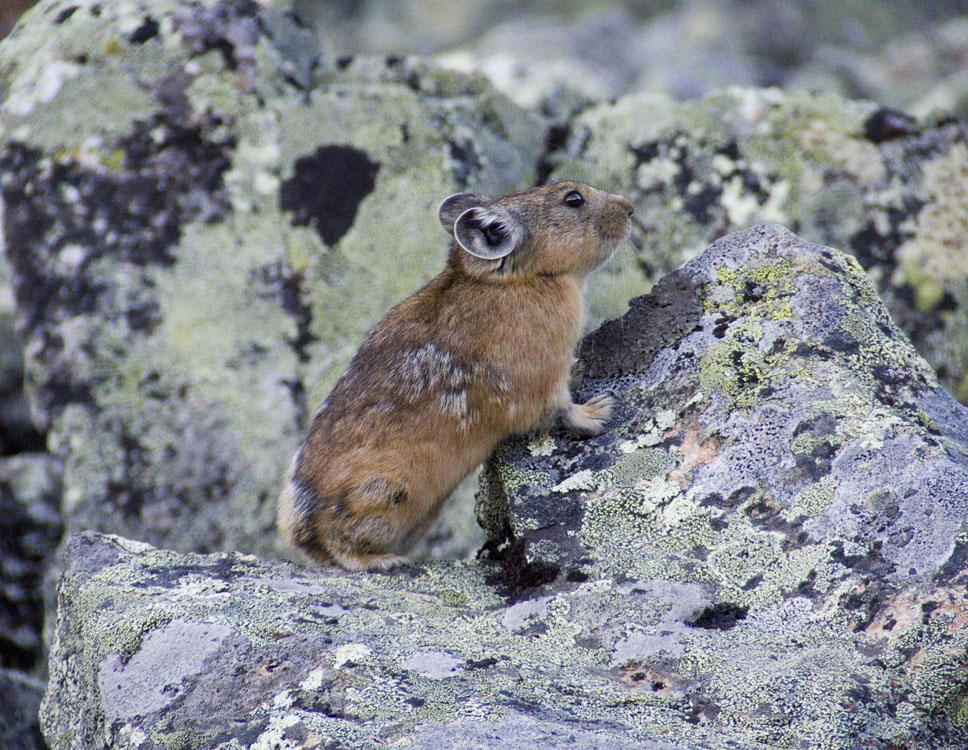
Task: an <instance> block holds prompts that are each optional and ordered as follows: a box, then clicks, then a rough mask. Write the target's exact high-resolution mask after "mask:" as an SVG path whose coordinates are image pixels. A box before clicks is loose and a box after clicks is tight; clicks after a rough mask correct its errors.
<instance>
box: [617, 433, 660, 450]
mask: <svg viewBox="0 0 968 750" xmlns="http://www.w3.org/2000/svg"><path fill="white" fill-rule="evenodd" d="M661 442H662V433H660V432H659V431H658V430H657V429H655V428H654V427H653V428H652V429H651V430H649V431H648V432H646V433H644V434H642V435H639V436H638V437H637V438H635V440H623V441H622V442H621V443H619V444H618V446H617V447H618V450H619V451H620V452H622V453H634V452H635V451H637V450H638V449H639V448H651V447H652V446H654V445H658V444H659V443H661Z"/></svg>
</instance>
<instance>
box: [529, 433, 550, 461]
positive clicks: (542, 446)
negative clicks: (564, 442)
mask: <svg viewBox="0 0 968 750" xmlns="http://www.w3.org/2000/svg"><path fill="white" fill-rule="evenodd" d="M555 448H556V444H555V440H554V438H553V437H551V435H549V434H547V433H544V434H542V435H535V436H533V437H532V438H531V439H530V440H528V452H529V453H530V454H531V455H532V456H543V457H547V456H550V455H552V454H553V453H554V452H555Z"/></svg>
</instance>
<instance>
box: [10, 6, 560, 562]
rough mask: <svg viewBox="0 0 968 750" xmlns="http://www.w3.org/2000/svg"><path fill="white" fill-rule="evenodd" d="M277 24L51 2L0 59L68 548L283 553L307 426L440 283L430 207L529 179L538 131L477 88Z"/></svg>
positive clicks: (35, 365) (255, 15) (440, 240)
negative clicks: (358, 359)
mask: <svg viewBox="0 0 968 750" xmlns="http://www.w3.org/2000/svg"><path fill="white" fill-rule="evenodd" d="M286 8H287V6H286V4H285V3H283V2H280V3H276V4H274V5H272V6H267V7H263V6H262V5H261V4H258V3H255V2H251V1H250V0H206V2H200V3H188V2H176V1H175V0H161V1H159V2H155V1H154V0H152V1H151V2H147V1H141V2H130V3H123V4H122V3H94V2H54V1H52V0H47V1H45V2H42V3H40V4H39V5H38V6H37V7H36V8H35V9H33V10H32V11H31V14H30V16H29V19H30V20H29V23H24V24H22V25H20V26H19V27H18V28H17V29H16V30H15V31H14V32H13V33H12V34H11V36H10V37H8V38H7V39H6V40H4V43H3V46H2V48H0V87H2V89H3V90H4V91H5V93H6V99H5V101H4V102H3V105H2V110H3V112H2V113H3V126H2V127H3V145H2V150H0V173H2V179H0V196H2V202H3V233H2V236H3V239H4V242H5V249H6V254H7V257H8V259H9V261H10V264H11V266H12V269H13V282H14V291H15V295H16V302H17V313H18V323H19V329H20V333H21V335H22V337H23V338H24V339H25V341H26V353H27V364H28V373H29V378H30V386H31V393H32V396H33V400H34V404H35V407H36V413H37V415H38V417H39V418H40V420H41V421H42V423H43V427H44V429H45V430H46V431H47V440H48V444H49V447H50V448H51V450H52V451H53V452H54V453H55V454H56V455H58V456H60V457H62V458H63V459H64V462H65V470H64V511H65V523H66V527H67V529H68V531H70V530H76V529H83V528H97V529H100V530H104V531H110V532H117V533H121V534H124V535H127V536H131V537H136V538H140V539H143V540H146V541H150V542H153V543H155V544H160V545H164V546H169V547H173V548H177V549H182V550H200V551H209V550H214V549H224V548H229V549H238V550H242V551H250V552H252V551H258V552H263V553H265V552H278V547H277V543H276V541H275V535H274V534H273V532H272V523H273V512H274V503H275V496H276V494H277V492H278V486H279V482H280V478H281V475H282V472H283V471H284V468H285V466H286V464H287V461H288V457H289V456H290V454H291V453H292V451H293V450H294V449H295V447H296V445H297V443H298V441H299V439H300V437H301V433H302V430H303V429H304V427H305V424H306V420H307V414H311V413H312V410H313V409H315V407H316V405H318V404H319V403H320V402H321V401H322V400H323V397H324V396H325V394H326V392H327V391H328V389H329V387H330V386H331V385H332V383H333V382H334V381H335V379H336V377H337V376H338V375H339V373H340V372H341V371H342V369H343V368H344V367H345V365H346V363H347V361H348V359H349V357H350V356H351V355H352V353H353V352H354V350H355V349H356V346H357V345H358V342H359V341H360V340H361V339H362V337H363V336H364V334H365V332H366V330H367V329H368V327H369V326H371V325H372V324H373V323H374V322H376V320H377V319H378V318H379V317H380V316H381V315H382V314H383V313H384V312H385V311H386V309H388V308H389V307H390V306H391V305H392V304H393V303H395V302H396V301H398V300H399V299H401V298H402V297H404V296H405V295H406V294H408V293H410V292H412V291H413V290H414V289H416V288H417V287H419V286H420V284H421V283H423V282H424V281H426V280H427V279H428V278H430V277H431V276H432V275H434V274H435V273H437V272H438V271H439V270H440V268H441V267H442V265H443V260H444V257H445V248H446V244H447V238H446V235H445V234H444V232H443V231H442V230H441V229H440V227H439V225H437V222H436V217H435V209H436V205H437V203H438V202H439V201H440V200H441V198H442V197H443V196H446V195H447V194H448V193H450V192H454V191H456V190H460V189H471V190H481V191H483V192H491V193H502V192H506V191H508V190H511V189H516V188H519V187H520V186H521V185H522V184H528V183H531V182H533V180H534V161H535V160H534V158H533V154H535V153H537V152H538V151H540V144H541V138H542V126H541V122H540V120H539V119H538V118H536V117H534V116H532V115H530V114H527V113H525V112H524V111H523V110H520V109H519V108H517V107H516V106H514V105H512V104H511V103H510V102H508V101H507V100H506V99H504V98H503V97H502V96H501V95H499V94H497V93H496V92H495V91H494V90H493V89H492V88H491V87H490V85H489V84H488V83H487V82H486V80H485V79H483V78H482V77H468V76H463V75H458V74H455V73H453V72H448V71H440V70H436V69H434V68H432V67H429V66H427V65H424V64H422V63H420V62H418V61H413V60H404V59H401V58H387V59H385V60H382V59H381V60H357V61H351V60H340V61H339V63H336V62H334V61H332V60H322V59H321V58H320V52H319V50H318V48H317V47H316V42H315V39H314V37H313V36H312V35H311V34H309V33H308V32H307V31H306V30H305V29H304V28H302V27H301V26H300V25H299V24H298V23H297V22H296V20H295V19H294V18H293V17H292V15H291V14H290V13H289V12H288V11H287V9H286ZM106 91H109V92H110V94H109V95H104V92H106ZM78 112H84V113H85V116H84V117H78V116H77V113H78ZM468 515H469V513H465V516H468ZM472 537H473V535H472ZM462 544H463V545H464V547H466V544H467V543H466V540H460V543H459V544H457V545H455V547H454V548H453V549H450V550H449V551H450V553H451V554H458V553H459V552H461V551H464V552H466V549H464V548H462V546H461V545H462Z"/></svg>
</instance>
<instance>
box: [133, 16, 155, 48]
mask: <svg viewBox="0 0 968 750" xmlns="http://www.w3.org/2000/svg"><path fill="white" fill-rule="evenodd" d="M159 28H160V27H159V26H158V22H157V21H156V20H155V19H153V18H152V17H151V16H145V18H144V21H143V22H142V23H141V25H140V26H139V27H138V28H136V29H135V30H134V31H132V32H131V34H130V35H129V36H128V41H129V42H130V43H131V44H144V43H145V42H147V41H148V40H149V39H154V38H155V37H156V36H158V30H159Z"/></svg>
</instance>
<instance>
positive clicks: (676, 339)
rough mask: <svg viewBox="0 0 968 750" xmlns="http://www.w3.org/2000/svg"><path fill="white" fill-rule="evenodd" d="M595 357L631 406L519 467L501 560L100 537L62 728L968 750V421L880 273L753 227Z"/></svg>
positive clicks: (676, 277) (50, 729)
mask: <svg viewBox="0 0 968 750" xmlns="http://www.w3.org/2000/svg"><path fill="white" fill-rule="evenodd" d="M581 370H582V375H583V377H584V383H583V385H582V386H581V390H580V394H582V395H590V394H592V393H598V392H601V391H609V392H611V393H613V394H614V395H615V397H616V398H617V399H618V401H619V402H620V404H621V406H620V408H619V410H618V411H617V413H616V415H615V418H614V419H613V421H612V423H611V424H610V425H609V428H608V430H607V431H606V432H605V433H603V434H602V435H601V436H598V437H596V438H591V439H588V440H578V439H575V438H571V437H568V436H567V435H565V434H563V433H560V432H557V431H555V432H552V433H551V434H550V435H541V436H533V437H531V438H528V439H522V440H519V441H517V442H513V443H511V444H510V445H509V446H508V447H507V448H506V449H505V450H504V451H503V452H502V453H501V454H500V455H499V456H498V457H496V458H495V460H494V461H492V463H491V464H490V466H489V469H488V472H487V474H486V482H485V491H484V492H483V493H482V496H481V507H480V514H481V520H482V522H483V523H484V525H485V526H486V527H487V528H488V530H489V531H490V534H491V546H490V553H491V557H493V558H494V559H493V560H490V561H488V560H483V561H480V562H444V561H436V562H426V563H422V564H419V565H414V566H410V567H407V568H403V569H400V570H398V571H395V572H392V573H390V574H372V575H359V574H346V573H342V572H337V571H311V570H305V569H300V568H298V567H296V566H293V565H292V564H290V563H276V562H265V561H258V560H256V559H255V558H251V557H245V556H240V555H236V554H225V553H222V554H217V555H210V556H200V555H194V554H187V555H186V554H179V553H175V552H171V551H161V550H155V549H152V548H150V547H148V546H147V545H143V544H141V543H134V542H128V541H125V540H123V539H119V538H116V537H105V536H102V535H98V534H94V533H85V534H82V535H76V536H74V537H72V538H71V539H70V540H69V541H68V543H67V545H66V547H65V549H64V552H63V555H64V556H63V566H64V571H65V572H64V578H63V582H62V585H61V588H60V606H59V609H58V617H57V625H56V638H55V640H54V647H53V654H52V659H51V681H50V688H49V691H48V693H47V696H46V698H45V702H44V706H43V709H42V712H41V716H42V726H43V729H44V734H45V737H46V739H47V741H48V743H49V744H50V746H51V747H52V748H55V749H56V748H82V747H83V748H86V747H97V746H100V745H102V744H108V745H109V746H111V747H116V748H160V747H171V746H173V745H174V746H178V747H185V748H194V747H205V748H242V747H256V748H276V747H278V748H297V747H327V748H378V747H386V746H401V747H413V748H428V750H429V748H439V747H461V748H493V747H515V748H535V749H537V748H547V747H580V748H589V749H590V748H623V749H624V748H655V749H657V750H658V749H660V748H661V749H662V750H700V749H703V750H714V749H715V750H718V749H719V748H724V747H730V748H736V749H739V750H768V749H770V748H777V747H802V748H811V749H821V750H822V749H825V748H826V749H829V750H834V749H838V750H839V749H841V748H851V749H853V748H883V749H884V750H887V749H888V748H892V749H896V748H932V749H934V750H956V749H957V748H963V747H965V744H966V742H968V718H966V717H968V708H966V696H968V662H966V658H965V654H966V653H968V651H966V647H968V627H966V625H968V601H966V598H965V594H964V591H965V584H966V580H968V565H966V550H968V524H966V520H968V428H966V425H968V410H966V409H965V407H963V406H961V405H960V404H958V403H957V402H956V401H955V400H954V399H953V398H952V397H951V396H950V395H949V394H948V393H947V392H946V391H944V390H943V389H942V388H940V387H939V385H938V383H937V381H936V380H935V378H934V376H933V374H932V372H931V368H930V367H929V366H927V364H926V363H925V362H924V361H923V360H922V359H921V358H920V357H919V356H918V355H917V353H916V352H915V351H914V349H913V348H912V347H911V345H910V344H909V343H908V341H907V339H906V338H905V337H904V335H903V333H902V332H901V331H900V330H899V329H898V328H897V327H896V326H895V325H894V323H893V322H892V321H891V319H890V317H889V316H888V314H887V312H886V310H885V308H884V306H883V305H882V304H881V303H880V302H879V301H878V299H877V295H876V292H875V290H874V287H873V285H872V284H871V282H870V280H869V279H868V277H867V276H866V275H865V274H864V272H863V270H862V269H861V267H860V266H859V265H858V264H857V263H856V261H854V260H853V259H852V258H850V257H849V256H847V255H844V254H842V253H840V252H838V251H836V250H831V249H828V248H824V247H820V246H816V245H811V244H809V243H806V242H803V241H802V240H800V239H798V238H796V237H795V236H794V235H792V234H790V233H788V232H786V231H785V230H782V229H780V228H778V227H772V226H760V227H756V228H753V229H750V230H746V231H744V232H740V233H735V234H731V235H729V236H728V237H726V238H724V239H722V240H720V241H719V242H717V243H716V244H714V245H713V246H712V247H710V248H709V249H708V250H706V251H705V252H704V253H703V254H702V255H701V256H699V257H698V258H696V259H694V260H693V261H691V262H690V263H688V264H686V265H685V266H684V267H683V268H682V269H680V270H678V271H676V272H675V273H673V274H670V275H669V276H667V277H666V278H664V279H663V280H662V281H661V282H660V284H659V285H658V286H657V288H656V289H655V291H654V292H653V293H652V294H651V295H648V296H646V297H643V298H639V299H636V300H635V301H634V302H633V303H632V308H631V310H630V311H629V313H628V315H626V316H625V317H624V318H622V319H620V320H617V321H613V322H611V323H608V324H606V325H605V326H603V327H602V328H601V329H599V330H598V331H596V332H595V333H594V334H592V335H591V336H590V337H589V338H587V339H586V343H585V345H584V347H583V352H582V362H581Z"/></svg>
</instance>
